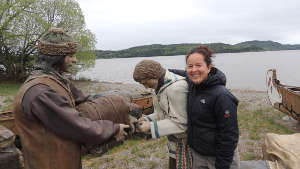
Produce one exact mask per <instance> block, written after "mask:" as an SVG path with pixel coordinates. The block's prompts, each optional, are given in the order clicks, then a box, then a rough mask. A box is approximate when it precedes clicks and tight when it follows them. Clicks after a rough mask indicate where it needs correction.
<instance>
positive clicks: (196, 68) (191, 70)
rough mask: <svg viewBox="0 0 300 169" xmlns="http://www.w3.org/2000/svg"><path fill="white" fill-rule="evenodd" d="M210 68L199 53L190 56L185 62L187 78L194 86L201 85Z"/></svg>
mask: <svg viewBox="0 0 300 169" xmlns="http://www.w3.org/2000/svg"><path fill="white" fill-rule="evenodd" d="M210 69H211V66H208V65H207V63H206V62H205V60H204V56H203V55H202V54H200V53H193V54H191V55H190V56H189V57H188V59H187V61H186V72H187V75H188V78H189V79H190V80H191V81H192V82H193V83H195V84H200V83H202V82H203V81H204V80H205V79H206V78H207V76H208V73H209V72H210Z"/></svg>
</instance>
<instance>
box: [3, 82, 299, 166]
mask: <svg viewBox="0 0 300 169" xmlns="http://www.w3.org/2000/svg"><path fill="white" fill-rule="evenodd" d="M76 85H77V86H78V87H79V88H81V89H82V90H83V91H85V92H87V93H100V92H103V91H107V90H126V91H129V92H135V91H138V90H141V88H139V87H137V86H134V87H133V86H132V85H127V84H121V83H114V84H111V83H95V82H90V81H80V82H76ZM19 86H20V84H1V83H0V111H4V110H7V109H10V108H11V106H10V105H11V103H12V100H13V95H14V94H15V93H16V91H17V90H18V88H19ZM232 93H233V94H234V95H235V96H237V98H238V99H239V100H240V104H239V107H238V122H239V128H240V141H239V145H238V147H239V151H240V156H241V160H259V159H262V150H261V147H262V145H263V140H264V136H265V134H266V133H278V134H291V133H295V132H299V131H300V128H299V125H297V122H296V121H294V120H282V117H283V116H285V114H283V113H281V112H279V111H276V110H275V109H273V108H272V107H271V106H270V105H269V104H268V101H267V95H266V93H265V92H257V91H247V90H232ZM166 144H167V140H166V138H161V139H157V140H142V139H129V140H127V141H125V143H124V144H122V145H119V146H117V147H114V148H113V149H111V150H109V151H108V152H107V153H105V154H103V155H101V156H98V155H87V156H85V157H84V158H83V165H84V166H83V167H84V169H99V168H124V169H126V168H128V169H129V168H157V169H160V168H161V169H163V168H167V163H168V157H167V148H166Z"/></svg>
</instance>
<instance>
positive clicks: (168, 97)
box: [146, 71, 188, 157]
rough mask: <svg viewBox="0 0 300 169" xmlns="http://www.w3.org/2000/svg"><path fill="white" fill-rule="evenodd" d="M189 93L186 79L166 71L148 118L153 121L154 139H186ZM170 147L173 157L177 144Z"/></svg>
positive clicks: (152, 132)
mask: <svg viewBox="0 0 300 169" xmlns="http://www.w3.org/2000/svg"><path fill="white" fill-rule="evenodd" d="M187 92H188V86H187V82H186V81H185V78H184V77H182V76H179V75H176V74H174V73H171V72H169V71H166V74H165V77H164V84H163V86H162V87H161V88H160V89H159V91H158V93H157V94H153V104H154V113H153V114H151V115H148V116H147V117H146V118H147V119H148V120H150V121H151V135H152V138H159V137H162V136H170V135H173V136H175V137H176V138H185V137H186V130H187V108H186V105H187V100H186V99H187ZM168 146H169V150H170V152H173V153H171V154H170V155H171V156H173V155H174V152H175V150H176V143H169V145H168ZM172 154H173V155H172ZM173 157H174V156H173Z"/></svg>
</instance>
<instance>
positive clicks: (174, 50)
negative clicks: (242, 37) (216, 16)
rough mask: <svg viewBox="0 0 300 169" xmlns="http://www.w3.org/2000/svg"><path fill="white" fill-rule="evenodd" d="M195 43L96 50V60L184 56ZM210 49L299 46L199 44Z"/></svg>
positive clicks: (232, 50) (293, 47)
mask: <svg viewBox="0 0 300 169" xmlns="http://www.w3.org/2000/svg"><path fill="white" fill-rule="evenodd" d="M199 45H200V44H197V43H185V44H171V45H160V44H153V45H145V46H137V47H133V48H129V49H124V50H119V51H108V50H106V51H105V50H96V56H97V58H98V59H99V58H129V57H150V56H173V55H185V54H186V53H187V52H188V51H189V50H190V49H192V48H194V47H196V46H199ZM201 45H207V46H208V47H210V48H212V49H213V50H214V52H215V53H237V52H252V51H273V50H297V49H300V45H284V44H280V43H278V42H273V41H257V40H255V41H246V42H242V43H238V44H235V45H230V44H225V43H208V44H201Z"/></svg>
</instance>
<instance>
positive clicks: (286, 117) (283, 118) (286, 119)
mask: <svg viewBox="0 0 300 169" xmlns="http://www.w3.org/2000/svg"><path fill="white" fill-rule="evenodd" d="M281 119H282V120H284V121H289V120H291V119H292V118H291V117H290V116H283V117H282V118H281Z"/></svg>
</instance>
